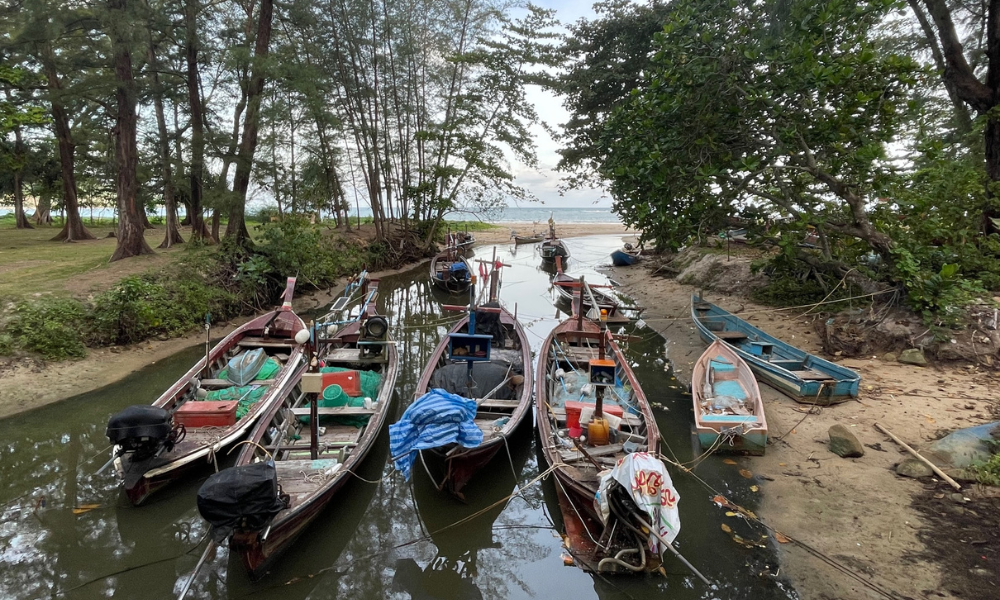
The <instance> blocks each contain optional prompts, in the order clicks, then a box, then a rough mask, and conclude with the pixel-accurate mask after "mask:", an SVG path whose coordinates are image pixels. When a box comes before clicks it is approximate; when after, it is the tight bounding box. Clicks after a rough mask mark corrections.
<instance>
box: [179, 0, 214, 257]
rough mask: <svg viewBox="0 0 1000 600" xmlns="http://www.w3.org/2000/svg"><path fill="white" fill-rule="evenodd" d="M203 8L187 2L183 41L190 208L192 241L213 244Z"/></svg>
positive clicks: (194, 2)
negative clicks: (201, 59)
mask: <svg viewBox="0 0 1000 600" xmlns="http://www.w3.org/2000/svg"><path fill="white" fill-rule="evenodd" d="M200 10H201V7H200V6H199V5H198V2H197V0H185V2H184V25H185V27H186V29H187V31H186V33H185V38H184V50H185V60H186V63H187V88H188V104H189V105H190V112H191V166H190V168H189V173H188V177H189V178H190V182H191V191H190V199H189V203H190V207H191V210H190V212H189V213H188V215H189V217H190V218H191V239H192V240H199V241H202V242H211V241H212V239H211V234H210V233H209V232H208V230H207V229H206V228H205V217H204V214H203V211H202V197H203V190H204V188H203V187H202V184H203V180H204V175H205V117H204V113H203V110H202V108H203V107H202V102H201V90H200V89H199V79H198V13H199V12H200Z"/></svg>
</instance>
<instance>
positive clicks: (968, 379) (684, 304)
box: [609, 267, 1000, 600]
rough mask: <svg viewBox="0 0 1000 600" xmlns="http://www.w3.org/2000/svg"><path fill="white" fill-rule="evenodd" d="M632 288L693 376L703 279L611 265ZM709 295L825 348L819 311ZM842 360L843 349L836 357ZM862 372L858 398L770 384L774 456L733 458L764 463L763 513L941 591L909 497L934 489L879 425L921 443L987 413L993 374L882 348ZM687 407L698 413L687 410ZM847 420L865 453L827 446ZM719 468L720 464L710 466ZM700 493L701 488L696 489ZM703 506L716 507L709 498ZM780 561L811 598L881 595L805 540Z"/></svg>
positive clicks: (889, 580)
mask: <svg viewBox="0 0 1000 600" xmlns="http://www.w3.org/2000/svg"><path fill="white" fill-rule="evenodd" d="M609 271H610V273H611V274H612V277H614V279H616V280H618V281H620V282H621V283H622V284H623V286H624V291H626V292H627V293H628V294H630V295H632V296H633V297H634V298H635V299H636V300H637V301H638V303H639V304H640V305H641V306H645V307H647V308H646V311H645V313H644V315H643V317H644V320H645V321H646V322H647V323H648V324H649V325H650V326H651V327H653V328H654V329H655V330H657V331H658V332H660V333H661V334H662V335H663V336H664V337H666V338H667V339H668V345H669V352H670V358H671V359H672V361H673V364H674V369H675V371H676V373H677V374H678V377H679V378H680V379H682V380H684V381H687V382H689V381H690V377H691V368H692V365H693V363H694V362H695V361H696V360H697V358H698V357H699V356H700V355H701V353H702V352H703V350H704V348H705V345H706V344H705V343H704V342H702V341H701V339H700V338H699V337H698V333H697V331H696V330H695V328H694V326H693V325H692V323H691V318H690V297H691V294H692V292H694V291H695V289H694V288H692V287H690V286H684V285H680V284H678V283H676V282H675V281H673V280H669V279H664V278H661V277H650V275H649V272H648V270H647V269H646V268H642V267H624V268H613V269H609ZM707 299H708V300H709V301H711V302H714V303H716V304H719V305H720V306H722V307H723V308H726V309H727V310H730V311H731V312H734V313H738V314H740V316H742V317H743V318H745V319H748V320H749V321H751V322H752V323H753V324H754V325H756V326H757V327H760V328H761V329H763V330H765V331H767V332H768V333H770V334H772V335H774V336H776V337H778V338H780V339H783V340H785V341H787V342H789V343H792V344H794V345H796V346H799V347H801V348H803V349H805V350H807V351H809V352H814V353H817V354H820V355H822V351H821V349H820V346H819V336H818V335H817V334H816V333H814V332H813V329H812V323H811V321H810V317H804V316H800V314H799V313H801V310H800V311H799V313H796V312H794V311H780V312H779V311H775V310H773V309H770V308H767V307H761V306H755V305H754V304H752V303H749V302H747V301H745V300H742V299H740V298H737V297H734V296H730V297H723V296H720V295H718V294H710V295H708V296H707ZM827 358H833V359H834V360H837V358H836V357H827ZM840 364H842V365H845V366H847V367H850V368H852V369H855V370H856V371H858V372H859V373H861V375H862V393H861V396H860V398H858V400H857V401H851V402H847V403H844V404H840V405H836V406H832V407H825V408H820V409H815V411H814V412H810V407H809V406H806V405H801V404H797V403H796V402H794V401H793V400H791V399H790V398H788V397H786V396H784V395H782V394H780V393H779V392H777V391H775V390H773V389H771V388H769V387H768V386H766V385H761V392H762V395H763V397H764V403H765V411H766V415H767V421H768V426H769V432H770V438H771V439H772V440H773V441H775V443H774V444H773V445H770V446H769V447H768V449H767V454H766V456H763V457H754V458H740V459H738V460H737V461H736V462H737V463H738V465H734V466H731V467H727V468H733V469H748V470H750V471H751V472H753V473H754V475H755V477H756V480H757V481H756V482H757V483H758V484H759V486H760V493H761V494H763V503H762V508H761V510H760V516H761V518H762V520H763V521H764V522H765V523H767V524H768V525H770V526H771V527H773V528H775V529H777V530H778V531H781V532H783V533H784V534H786V535H788V536H791V537H792V538H795V539H796V540H800V541H801V542H804V543H805V544H807V545H808V546H810V547H812V548H814V549H816V550H819V551H820V552H822V553H823V554H825V555H827V556H830V557H832V558H834V559H835V560H836V561H837V562H838V563H840V564H842V565H844V566H846V567H847V568H848V569H850V570H852V571H853V572H856V573H858V574H859V575H861V576H862V577H863V578H865V579H870V580H871V581H873V582H876V583H877V584H879V585H881V586H882V587H883V588H887V589H889V590H891V591H894V592H896V593H898V594H900V595H901V596H903V597H914V598H917V597H921V598H922V597H926V594H925V592H926V591H928V590H934V597H941V598H945V597H952V596H951V595H948V594H943V593H942V594H941V595H937V593H938V591H943V590H945V589H946V588H943V587H942V585H941V578H942V569H941V568H940V566H939V565H937V564H935V563H931V562H928V561H927V560H925V559H924V558H922V557H921V553H922V551H923V550H924V549H925V547H924V545H923V544H922V543H921V541H920V540H919V539H918V537H917V535H918V532H919V531H920V530H921V528H926V527H929V524H928V523H927V522H926V521H925V520H924V519H923V518H922V517H921V516H920V514H919V513H917V512H916V511H915V510H914V509H913V508H911V498H913V497H915V496H916V495H920V494H933V493H935V492H934V490H933V489H931V490H930V491H928V489H927V485H926V482H922V481H918V480H914V479H905V478H902V477H899V476H897V475H896V474H895V473H894V472H893V471H892V470H891V469H892V468H893V466H894V465H895V464H896V463H898V462H900V461H902V460H903V459H905V458H907V456H908V455H905V454H903V453H902V451H901V450H900V449H899V448H898V447H897V446H896V445H895V444H893V442H891V441H890V440H888V438H886V437H885V436H884V435H883V434H881V433H879V432H878V431H876V430H875V429H874V428H873V427H872V425H873V424H874V423H876V422H878V423H880V424H882V425H883V426H885V427H888V428H889V430H891V431H893V432H894V433H895V434H896V435H897V436H899V437H900V438H902V439H903V440H904V441H907V442H908V443H910V444H911V445H916V446H920V445H922V444H924V443H925V442H927V441H930V440H932V439H936V438H937V437H939V436H938V435H937V432H938V431H939V430H940V429H953V428H962V427H969V426H971V425H975V424H979V423H983V422H986V421H988V420H990V419H988V416H989V411H988V404H989V401H990V400H991V399H992V400H994V401H995V400H996V399H997V398H998V391H997V389H998V384H1000V382H998V381H997V379H996V378H995V375H987V374H985V373H982V372H979V371H977V370H976V369H971V368H936V367H927V368H921V367H915V366H909V365H903V364H900V363H896V362H884V361H883V360H881V359H879V358H874V357H870V358H868V359H863V360H857V359H851V360H843V361H841V363H840ZM684 417H685V418H687V419H691V418H692V416H691V415H690V413H689V414H686V415H684ZM836 423H841V424H843V425H845V426H847V427H848V428H850V430H851V431H852V432H854V433H855V435H857V437H858V438H859V439H860V441H861V442H862V443H863V444H865V445H866V446H867V448H866V453H865V455H864V456H863V457H861V458H856V459H844V458H840V457H839V456H837V455H835V454H833V453H832V452H830V451H829V449H828V441H829V437H828V434H827V430H828V429H829V428H830V426H832V425H834V424H836ZM712 468H715V467H712ZM694 501H696V502H700V501H701V500H694ZM704 509H705V510H724V509H718V508H716V507H715V506H714V505H712V504H710V503H708V502H704ZM779 550H780V554H781V561H782V572H783V573H784V574H785V575H786V576H788V577H789V578H790V579H791V580H792V582H793V583H794V585H795V587H796V589H797V591H798V592H799V593H800V595H801V597H802V598H803V599H804V600H809V599H817V600H818V599H825V600H829V599H833V598H838V599H840V598H843V599H847V598H852V599H853V598H879V597H880V596H878V595H876V594H875V593H874V592H872V591H871V590H869V589H867V588H866V587H864V586H863V585H861V584H859V583H858V582H857V581H855V580H854V579H851V578H850V577H848V576H846V575H845V574H843V573H842V572H840V571H838V570H836V569H834V568H833V567H831V566H830V565H828V564H827V563H825V562H823V561H822V560H820V559H819V558H817V557H816V556H814V555H812V554H811V553H809V552H808V551H807V550H805V549H804V548H802V547H800V546H797V545H795V544H793V543H788V544H780V545H779Z"/></svg>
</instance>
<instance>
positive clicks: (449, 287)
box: [430, 248, 472, 294]
mask: <svg viewBox="0 0 1000 600" xmlns="http://www.w3.org/2000/svg"><path fill="white" fill-rule="evenodd" d="M453 265H461V267H462V268H459V269H458V270H457V271H456V270H455V269H453V268H452V266H453ZM430 274H431V283H433V284H434V286H435V287H437V288H438V289H441V290H443V291H445V292H448V293H449V294H461V293H463V292H465V291H467V290H468V289H469V286H470V285H472V267H471V266H469V262H468V261H467V260H465V258H464V257H462V256H460V255H459V254H458V253H457V251H456V250H455V249H453V248H451V249H448V250H446V251H445V252H442V253H440V254H438V255H436V256H435V257H434V258H432V259H431V271H430Z"/></svg>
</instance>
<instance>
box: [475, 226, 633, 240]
mask: <svg viewBox="0 0 1000 600" xmlns="http://www.w3.org/2000/svg"><path fill="white" fill-rule="evenodd" d="M547 230H548V225H546V224H545V223H539V224H538V225H535V224H534V223H501V224H498V225H497V228H496V229H487V230H484V231H476V232H474V233H475V236H476V245H477V246H488V245H492V244H507V243H510V237H511V231H516V232H517V233H518V234H520V235H530V234H532V233H536V232H537V233H545V232H546V231H547ZM613 233H621V234H629V233H635V231H634V230H631V229H627V228H626V227H625V226H624V225H622V224H621V223H567V224H565V225H564V224H560V223H557V224H556V235H558V236H559V237H561V238H572V237H580V236H584V235H607V234H613Z"/></svg>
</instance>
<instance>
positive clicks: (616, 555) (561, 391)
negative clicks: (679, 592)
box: [535, 303, 660, 572]
mask: <svg viewBox="0 0 1000 600" xmlns="http://www.w3.org/2000/svg"><path fill="white" fill-rule="evenodd" d="M577 306H579V303H578V304H577ZM535 393H536V400H535V402H536V404H535V410H536V413H537V424H538V435H539V439H540V446H541V449H542V455H543V456H544V459H545V462H546V463H547V464H546V465H543V466H544V467H546V468H553V467H555V470H554V474H555V483H556V491H557V492H558V495H559V504H560V507H561V509H562V513H563V516H564V521H565V523H566V528H567V537H568V540H569V551H570V553H571V554H572V555H573V557H574V558H575V559H576V560H577V562H578V563H579V564H580V566H581V567H583V568H584V569H586V570H589V571H593V572H600V571H603V572H635V571H653V570H655V569H657V568H658V567H659V565H660V559H659V557H658V556H657V555H655V554H653V555H652V556H647V552H648V547H649V542H650V540H649V537H648V536H649V534H648V533H647V534H646V535H645V536H641V535H639V534H637V533H636V532H637V531H641V529H639V528H638V526H634V527H636V528H635V529H632V528H629V527H627V526H616V523H617V521H609V522H608V524H607V525H604V524H602V519H601V517H600V515H599V514H598V509H597V507H596V506H595V497H596V496H597V493H598V489H599V486H600V483H601V473H602V472H603V471H604V470H605V469H610V468H612V467H614V466H615V465H616V464H617V463H618V462H619V461H620V460H622V459H624V457H625V456H626V454H629V453H648V455H649V456H655V453H656V450H657V443H658V442H659V439H660V434H659V430H658V428H657V426H656V420H655V418H654V416H653V412H652V410H651V408H650V406H649V402H648V401H647V400H646V396H645V394H644V393H643V391H642V386H641V385H640V384H639V381H638V380H637V379H636V377H635V374H634V373H633V372H632V369H631V368H630V367H629V363H628V360H626V358H625V356H624V355H623V354H622V351H621V349H620V348H619V347H618V345H617V343H616V342H615V338H614V336H613V335H612V334H611V333H610V332H609V331H608V330H607V327H606V325H605V324H603V323H600V324H599V323H598V322H594V321H592V320H589V319H584V318H583V317H582V315H581V314H580V312H579V311H577V314H576V316H574V317H571V318H569V319H566V320H564V321H563V322H562V323H560V324H559V325H557V326H556V328H555V329H553V330H552V332H551V333H550V334H549V336H548V337H547V338H546V339H545V341H544V342H543V343H542V347H541V349H540V350H539V357H538V370H537V371H536V381H535ZM589 415H593V417H591V416H589ZM588 419H590V423H589V424H587V423H586V421H587V420H588ZM612 423H614V424H615V426H611V424H612ZM647 531H648V530H647ZM595 542H596V543H595ZM626 564H627V566H626Z"/></svg>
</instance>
